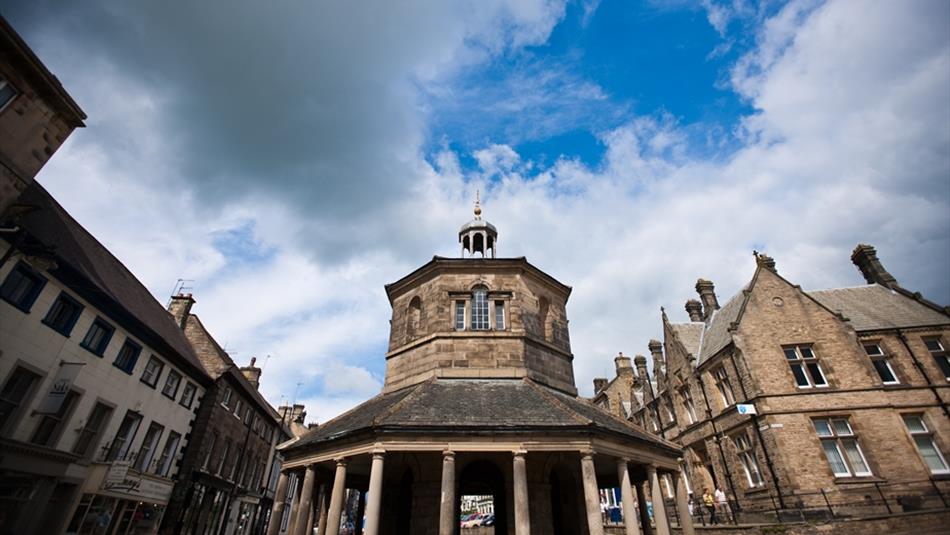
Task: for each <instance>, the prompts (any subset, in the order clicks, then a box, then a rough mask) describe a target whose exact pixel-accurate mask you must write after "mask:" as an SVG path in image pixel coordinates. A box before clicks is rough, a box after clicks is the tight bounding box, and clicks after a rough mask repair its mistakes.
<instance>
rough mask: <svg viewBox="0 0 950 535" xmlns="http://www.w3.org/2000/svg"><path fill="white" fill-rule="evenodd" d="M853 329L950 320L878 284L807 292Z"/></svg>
mask: <svg viewBox="0 0 950 535" xmlns="http://www.w3.org/2000/svg"><path fill="white" fill-rule="evenodd" d="M807 293H808V295H810V296H811V297H813V298H814V299H815V300H816V301H818V302H819V303H821V304H822V305H823V306H825V307H826V308H828V309H829V310H831V311H833V312H841V314H843V315H844V317H846V318H848V319H849V320H850V322H851V326H852V327H854V330H856V331H871V330H877V329H899V328H906V327H922V326H928V325H947V324H950V316H948V315H947V314H944V313H941V312H938V311H936V310H934V309H933V308H931V307H928V306H926V305H924V304H922V303H919V302H917V301H915V300H914V299H911V298H909V297H907V296H906V295H903V294H901V293H899V292H896V291H894V290H891V289H889V288H885V287H884V286H881V285H880V284H870V285H867V286H858V287H854V288H832V289H829V290H816V291H812V292H807Z"/></svg>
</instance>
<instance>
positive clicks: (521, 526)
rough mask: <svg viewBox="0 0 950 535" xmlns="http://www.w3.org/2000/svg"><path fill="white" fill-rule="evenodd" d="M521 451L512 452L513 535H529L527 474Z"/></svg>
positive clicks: (529, 517)
mask: <svg viewBox="0 0 950 535" xmlns="http://www.w3.org/2000/svg"><path fill="white" fill-rule="evenodd" d="M526 453H528V452H526V451H523V450H518V451H516V452H514V467H513V468H514V480H515V481H514V483H515V535H531V515H530V512H529V511H528V472H527V469H526V468H525V459H524V456H525V454H526Z"/></svg>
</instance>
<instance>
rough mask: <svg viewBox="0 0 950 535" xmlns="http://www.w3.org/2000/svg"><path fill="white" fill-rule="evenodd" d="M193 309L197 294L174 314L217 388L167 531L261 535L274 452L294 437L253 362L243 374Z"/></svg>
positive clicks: (175, 305)
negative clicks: (262, 389)
mask: <svg viewBox="0 0 950 535" xmlns="http://www.w3.org/2000/svg"><path fill="white" fill-rule="evenodd" d="M194 304H195V300H194V298H193V297H192V296H191V294H178V295H175V296H173V297H172V298H171V301H170V302H169V306H168V310H169V312H170V313H171V316H172V317H173V318H174V319H175V322H176V324H177V325H178V326H179V328H180V329H181V330H182V331H183V332H184V334H185V336H186V337H187V339H188V342H189V343H190V344H191V347H192V348H193V350H194V352H195V354H196V355H197V356H198V359H199V360H200V361H201V364H202V365H203V366H204V368H205V370H206V371H207V372H208V374H209V375H210V376H211V377H212V378H213V379H214V383H213V384H212V385H211V386H210V387H209V388H208V390H207V392H206V394H205V396H204V397H203V398H202V399H201V404H200V406H199V408H198V411H197V415H196V417H195V432H194V433H193V434H192V437H191V442H190V445H189V447H188V449H187V450H186V451H185V454H184V457H183V459H182V462H181V476H180V478H179V481H178V483H177V485H176V486H175V492H174V494H173V497H172V500H171V503H170V504H169V507H168V514H167V515H166V520H165V522H164V523H163V524H162V529H161V531H162V533H175V534H204V533H211V534H219V533H225V534H229V535H230V534H240V535H244V534H249V533H259V532H260V531H262V529H263V526H264V525H266V523H267V521H268V515H269V513H270V510H271V507H272V505H273V499H274V494H273V493H274V488H272V486H271V485H269V482H270V480H271V479H272V477H271V474H272V471H273V470H274V466H275V462H274V460H275V452H276V447H277V445H278V444H280V443H281V442H284V441H286V440H288V439H289V438H290V437H291V435H290V433H289V430H288V428H287V426H286V425H285V422H283V421H282V418H281V416H280V415H278V414H277V412H276V411H275V410H274V408H273V407H271V406H270V404H268V403H267V400H265V399H264V397H263V396H262V395H261V394H260V392H258V387H259V385H260V378H261V369H260V368H259V367H257V366H255V359H253V358H252V359H251V363H250V365H249V366H246V367H238V365H237V364H235V363H234V361H233V360H231V357H230V356H229V355H228V354H227V352H225V351H224V349H222V348H221V346H220V345H218V343H217V342H216V341H215V339H214V338H213V337H212V336H211V334H210V333H209V332H208V330H207V329H206V328H205V326H204V324H202V323H201V320H200V319H199V318H198V316H197V315H195V314H193V313H192V311H191V309H192V306H193V305H194ZM278 464H279V463H278Z"/></svg>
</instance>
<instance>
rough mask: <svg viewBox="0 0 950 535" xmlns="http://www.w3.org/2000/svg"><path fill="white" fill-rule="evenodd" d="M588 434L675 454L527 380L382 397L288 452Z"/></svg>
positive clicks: (443, 383) (452, 382) (459, 384)
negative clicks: (431, 438)
mask: <svg viewBox="0 0 950 535" xmlns="http://www.w3.org/2000/svg"><path fill="white" fill-rule="evenodd" d="M368 431H376V432H387V431H389V432H408V433H412V432H428V433H432V432H442V433H452V434H463V435H464V434H466V433H470V432H473V431H488V432H528V433H530V432H532V431H540V432H556V431H568V432H587V431H599V432H604V433H608V434H620V435H623V436H625V438H627V439H628V440H629V439H633V440H639V441H642V442H649V443H653V444H656V445H657V446H660V447H666V448H669V449H673V450H677V449H678V446H676V445H675V444H673V443H671V442H667V441H664V440H662V439H659V438H657V437H654V436H653V435H650V434H649V433H647V432H645V431H643V430H642V429H640V428H639V427H637V426H635V425H633V424H631V423H629V422H626V421H625V420H622V419H619V418H616V417H614V416H612V415H611V414H609V413H607V412H605V411H604V410H602V409H600V408H598V407H596V406H595V405H593V404H592V403H590V402H589V401H587V400H584V399H582V398H577V397H574V396H570V395H567V394H564V393H561V392H558V391H556V390H552V389H550V388H547V387H545V386H542V385H539V384H537V383H535V382H533V381H531V380H530V379H430V380H429V381H426V382H423V383H419V384H417V385H413V386H410V387H407V388H404V389H402V390H399V391H397V392H391V393H385V394H380V395H378V396H376V397H374V398H372V399H370V400H369V401H367V402H365V403H363V404H361V405H359V406H357V407H356V408H354V409H352V410H350V411H349V412H347V413H345V414H343V415H341V416H339V417H337V418H334V419H333V420H330V421H328V422H326V423H325V424H323V425H321V426H320V427H318V428H317V429H314V430H313V431H311V432H310V433H309V434H307V435H304V436H303V437H301V439H300V440H298V441H297V442H295V443H294V444H293V445H292V446H291V447H290V448H288V449H289V450H290V451H291V452H292V451H293V450H294V449H296V448H298V447H303V446H307V445H315V444H321V443H326V442H330V441H333V440H337V439H340V438H345V437H348V436H351V435H356V434H359V433H360V432H368Z"/></svg>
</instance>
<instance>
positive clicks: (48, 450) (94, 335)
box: [0, 182, 211, 534]
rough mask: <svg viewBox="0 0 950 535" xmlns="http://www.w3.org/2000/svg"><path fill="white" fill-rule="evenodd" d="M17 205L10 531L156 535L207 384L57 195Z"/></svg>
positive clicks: (5, 487) (7, 388) (3, 522)
mask: <svg viewBox="0 0 950 535" xmlns="http://www.w3.org/2000/svg"><path fill="white" fill-rule="evenodd" d="M18 202H20V203H26V204H29V205H31V206H32V207H33V210H32V211H30V212H29V213H27V214H24V215H23V216H22V217H21V218H20V219H19V221H18V223H17V231H16V232H11V233H7V234H2V235H0V237H2V239H0V281H2V282H0V480H2V482H3V483H2V491H0V492H2V495H0V532H2V533H16V534H20V533H52V534H55V533H61V532H63V531H64V530H65V529H67V527H68V530H69V532H70V533H103V532H107V533H153V532H154V531H155V530H156V529H157V527H158V522H160V520H161V518H162V516H163V513H164V509H165V506H166V505H167V503H168V500H169V498H170V495H171V490H172V486H173V481H174V478H175V477H176V476H177V474H178V462H177V461H178V459H179V456H180V454H181V452H182V450H183V449H184V448H185V447H186V446H187V444H188V440H189V436H190V433H191V430H192V422H193V420H194V416H195V414H194V410H195V409H196V408H197V406H198V400H199V399H200V398H201V397H202V396H203V394H204V391H205V388H207V387H208V386H210V384H211V380H210V378H209V377H208V376H207V374H206V373H205V372H204V370H203V369H202V367H201V364H200V362H199V361H198V359H197V358H196V356H195V355H194V353H193V352H192V351H191V348H190V346H189V345H188V343H187V340H186V339H185V337H184V335H183V333H182V332H181V331H180V329H177V328H176V325H175V323H174V322H173V320H172V318H171V316H170V315H169V314H168V313H167V312H166V311H165V309H164V307H162V305H161V304H159V303H158V302H157V301H156V300H155V299H154V298H153V297H152V296H151V295H150V294H149V292H148V290H147V289H146V288H145V287H144V286H142V284H141V283H140V282H139V281H138V280H137V279H136V278H135V277H134V276H133V275H132V274H131V273H130V272H129V271H128V270H127V269H126V268H125V266H123V265H122V263H121V262H120V261H119V260H118V259H116V258H115V257H114V256H112V254H110V253H109V251H108V250H106V249H105V248H104V247H103V246H102V245H101V244H100V243H99V242H98V241H96V240H95V238H93V237H92V236H91V235H90V234H89V233H88V232H86V230H85V229H83V228H82V226H80V225H79V224H78V223H77V222H76V221H75V220H73V219H72V218H71V217H70V216H69V214H67V213H66V212H65V210H64V209H63V208H62V206H60V205H59V204H58V203H57V202H56V201H55V200H54V199H53V198H52V197H51V196H50V195H49V193H47V192H46V191H45V190H44V189H43V188H42V187H40V185H39V184H38V183H36V182H34V183H32V184H31V185H29V186H27V188H26V189H25V190H24V191H23V192H22V194H21V195H20V197H19V199H18ZM104 530H107V531H104Z"/></svg>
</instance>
